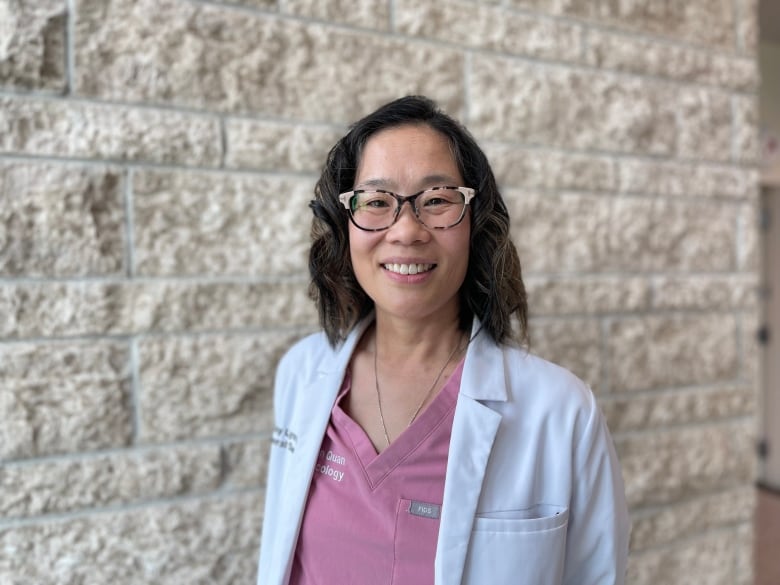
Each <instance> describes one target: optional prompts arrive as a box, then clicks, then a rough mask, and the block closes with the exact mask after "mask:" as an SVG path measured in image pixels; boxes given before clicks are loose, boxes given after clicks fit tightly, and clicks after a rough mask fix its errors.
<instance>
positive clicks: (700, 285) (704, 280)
mask: <svg viewBox="0 0 780 585" xmlns="http://www.w3.org/2000/svg"><path fill="white" fill-rule="evenodd" d="M758 287H759V278H758V276H757V275H756V274H737V275H729V276H719V275H718V276H662V277H659V278H657V279H655V281H654V282H653V306H654V307H657V308H659V309H724V310H728V309H753V308H755V307H756V306H757V301H758Z"/></svg>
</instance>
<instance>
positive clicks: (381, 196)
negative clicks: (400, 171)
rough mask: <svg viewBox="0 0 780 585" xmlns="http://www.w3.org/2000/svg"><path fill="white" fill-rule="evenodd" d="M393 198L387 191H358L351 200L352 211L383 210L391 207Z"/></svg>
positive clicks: (393, 203)
mask: <svg viewBox="0 0 780 585" xmlns="http://www.w3.org/2000/svg"><path fill="white" fill-rule="evenodd" d="M394 205H395V200H394V199H393V198H392V197H391V196H390V195H388V194H387V193H381V192H378V191H364V192H363V193H358V195H357V196H356V197H355V199H354V200H353V208H352V211H366V212H374V213H378V212H384V211H387V210H388V209H393V206H394Z"/></svg>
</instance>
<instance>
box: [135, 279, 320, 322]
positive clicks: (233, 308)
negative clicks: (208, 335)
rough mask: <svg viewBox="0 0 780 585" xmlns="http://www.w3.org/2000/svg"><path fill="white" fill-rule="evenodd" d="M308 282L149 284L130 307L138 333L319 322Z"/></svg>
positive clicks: (137, 288)
mask: <svg viewBox="0 0 780 585" xmlns="http://www.w3.org/2000/svg"><path fill="white" fill-rule="evenodd" d="M307 290H308V289H307V285H306V283H305V282H293V281H284V282H200V283H198V282H192V283H191V282H182V281H173V282H159V281H158V282H146V283H142V284H138V285H137V286H134V287H132V289H130V290H129V291H128V292H129V293H130V295H131V296H130V298H129V299H128V300H127V303H126V305H125V315H126V318H127V322H128V323H129V325H128V327H129V329H130V330H131V331H135V332H159V331H166V332H177V331H189V332H198V331H214V330H224V329H244V328H249V327H295V326H305V325H315V324H316V323H317V313H316V309H315V306H314V303H313V302H312V301H311V300H310V299H309V297H308V292H307Z"/></svg>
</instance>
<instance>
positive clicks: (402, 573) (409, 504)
mask: <svg viewBox="0 0 780 585" xmlns="http://www.w3.org/2000/svg"><path fill="white" fill-rule="evenodd" d="M440 515H441V505H439V504H431V503H426V502H420V501H416V500H407V499H404V498H402V499H401V500H400V501H399V502H398V509H397V510H396V518H395V539H394V544H393V546H394V551H393V580H392V583H393V585H405V584H406V583H433V560H434V558H435V556H436V539H437V537H438V536H439V516H440Z"/></svg>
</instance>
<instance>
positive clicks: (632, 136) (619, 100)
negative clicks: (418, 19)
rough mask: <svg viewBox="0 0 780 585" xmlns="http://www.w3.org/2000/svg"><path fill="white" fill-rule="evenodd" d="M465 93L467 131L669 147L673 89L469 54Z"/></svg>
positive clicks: (584, 144) (624, 148)
mask: <svg viewBox="0 0 780 585" xmlns="http://www.w3.org/2000/svg"><path fill="white" fill-rule="evenodd" d="M467 92H468V93H469V95H471V100H470V104H469V115H468V120H469V125H470V128H471V130H472V131H473V132H474V133H475V134H477V135H481V136H490V137H491V139H493V140H500V141H506V142H516V143H522V144H530V145H542V146H559V147H563V148H567V149H572V148H573V149H580V150H602V151H616V152H627V153H643V154H657V155H671V154H674V153H675V151H676V149H677V141H678V140H679V136H678V134H679V133H680V129H679V128H678V123H679V122H678V120H677V112H678V110H679V105H678V104H677V100H678V99H679V97H678V95H677V94H678V93H679V90H677V89H676V88H672V87H669V86H666V85H662V84H659V83H657V82H651V81H645V80H639V79H631V78H626V77H625V76H622V77H619V76H616V75H612V74H607V73H601V72H593V71H585V70H574V69H565V68H540V67H539V66H538V65H537V64H534V63H527V62H523V61H518V60H514V59H508V58H499V57H490V58H488V57H482V56H480V57H477V56H476V55H475V56H474V58H473V67H472V72H471V75H470V76H469V78H468V80H467ZM726 101H728V100H726ZM698 117H702V115H699V116H698ZM726 123H727V124H729V123H730V121H728V120H727V122H726Z"/></svg>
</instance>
